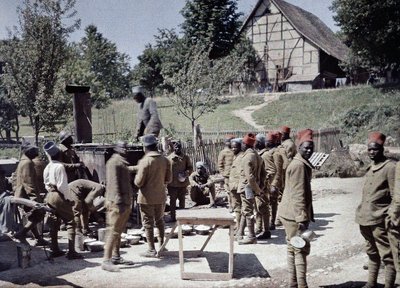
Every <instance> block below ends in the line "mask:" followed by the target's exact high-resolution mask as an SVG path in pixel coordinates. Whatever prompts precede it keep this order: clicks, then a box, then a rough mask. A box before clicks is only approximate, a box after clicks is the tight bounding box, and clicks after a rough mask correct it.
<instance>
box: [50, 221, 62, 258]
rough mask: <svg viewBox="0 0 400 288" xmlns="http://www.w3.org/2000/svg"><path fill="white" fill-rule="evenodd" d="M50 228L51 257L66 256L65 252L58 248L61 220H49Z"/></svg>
mask: <svg viewBox="0 0 400 288" xmlns="http://www.w3.org/2000/svg"><path fill="white" fill-rule="evenodd" d="M49 228H50V241H51V243H50V249H51V252H50V256H51V257H60V256H62V255H65V252H64V251H62V250H61V249H60V248H59V247H58V229H59V228H60V221H59V219H55V218H54V217H50V218H49Z"/></svg>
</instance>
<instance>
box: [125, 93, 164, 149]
mask: <svg viewBox="0 0 400 288" xmlns="http://www.w3.org/2000/svg"><path fill="white" fill-rule="evenodd" d="M132 93H133V99H134V100H135V101H136V102H137V103H138V104H139V105H138V108H137V109H138V111H137V113H136V136H135V138H136V141H139V137H141V136H143V135H144V134H154V135H155V136H156V137H158V135H159V134H160V130H161V129H162V128H163V126H162V124H161V121H160V119H159V118H158V112H157V104H156V102H155V101H154V100H153V99H151V98H148V97H146V96H145V95H144V94H145V92H144V88H143V87H141V86H136V87H133V88H132Z"/></svg>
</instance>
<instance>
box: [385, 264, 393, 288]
mask: <svg viewBox="0 0 400 288" xmlns="http://www.w3.org/2000/svg"><path fill="white" fill-rule="evenodd" d="M395 281H396V269H395V268H394V265H385V288H393V287H394V282H395Z"/></svg>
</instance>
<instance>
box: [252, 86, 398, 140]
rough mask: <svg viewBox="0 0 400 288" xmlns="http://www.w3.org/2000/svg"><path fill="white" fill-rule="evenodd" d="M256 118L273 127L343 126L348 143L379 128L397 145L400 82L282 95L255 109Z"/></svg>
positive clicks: (254, 115)
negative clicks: (399, 84) (397, 83)
mask: <svg viewBox="0 0 400 288" xmlns="http://www.w3.org/2000/svg"><path fill="white" fill-rule="evenodd" d="M253 118H254V119H255V120H256V122H257V123H258V124H261V125H264V126H265V127H266V128H271V129H276V128H277V127H279V126H281V125H288V126H290V127H293V128H295V129H301V128H313V129H318V128H326V127H340V128H341V129H342V131H343V133H344V135H345V136H346V137H345V139H344V140H345V143H348V144H350V143H365V141H366V137H367V134H368V132H369V131H372V130H380V131H382V132H383V133H385V134H386V135H388V136H391V137H392V138H393V139H394V142H395V143H393V144H395V145H396V144H397V145H398V144H399V143H400V125H399V124H400V86H395V87H380V88H374V87H370V86H361V87H356V88H345V89H335V90H319V91H315V92H310V93H299V94H288V95H282V97H281V98H280V100H278V101H275V102H273V103H271V104H270V105H268V106H266V107H264V108H262V109H260V110H258V111H256V112H254V113H253ZM390 141H392V140H390ZM391 144H392V143H391Z"/></svg>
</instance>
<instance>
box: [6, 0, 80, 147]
mask: <svg viewBox="0 0 400 288" xmlns="http://www.w3.org/2000/svg"><path fill="white" fill-rule="evenodd" d="M74 5H75V0H25V1H24V4H23V7H18V10H17V12H18V15H19V27H17V28H16V29H15V30H14V32H12V31H10V32H9V38H10V39H9V40H8V41H7V42H6V45H4V46H2V55H3V56H4V60H5V63H6V65H5V74H4V75H3V77H4V85H5V87H6V89H7V91H8V93H9V95H10V99H11V101H12V103H13V104H14V105H15V106H16V107H17V109H18V112H19V113H20V114H21V115H22V116H27V117H28V118H29V123H30V125H31V126H32V128H33V130H34V133H35V136H36V140H37V138H38V135H39V133H40V132H41V131H54V130H56V124H57V123H60V122H64V121H66V120H67V118H68V116H69V114H70V113H68V111H70V109H71V99H70V97H69V96H68V95H67V94H66V92H65V91H64V89H65V83H63V82H62V80H61V79H59V74H58V72H59V71H60V69H61V67H62V66H63V64H64V63H65V60H66V57H67V37H68V35H69V34H70V33H71V32H73V31H74V30H75V29H77V28H78V27H79V25H80V22H79V20H75V19H74V17H75V14H76V11H75V10H74V9H73V7H74ZM63 20H68V21H70V22H69V23H71V25H69V26H67V25H64V24H63Z"/></svg>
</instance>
